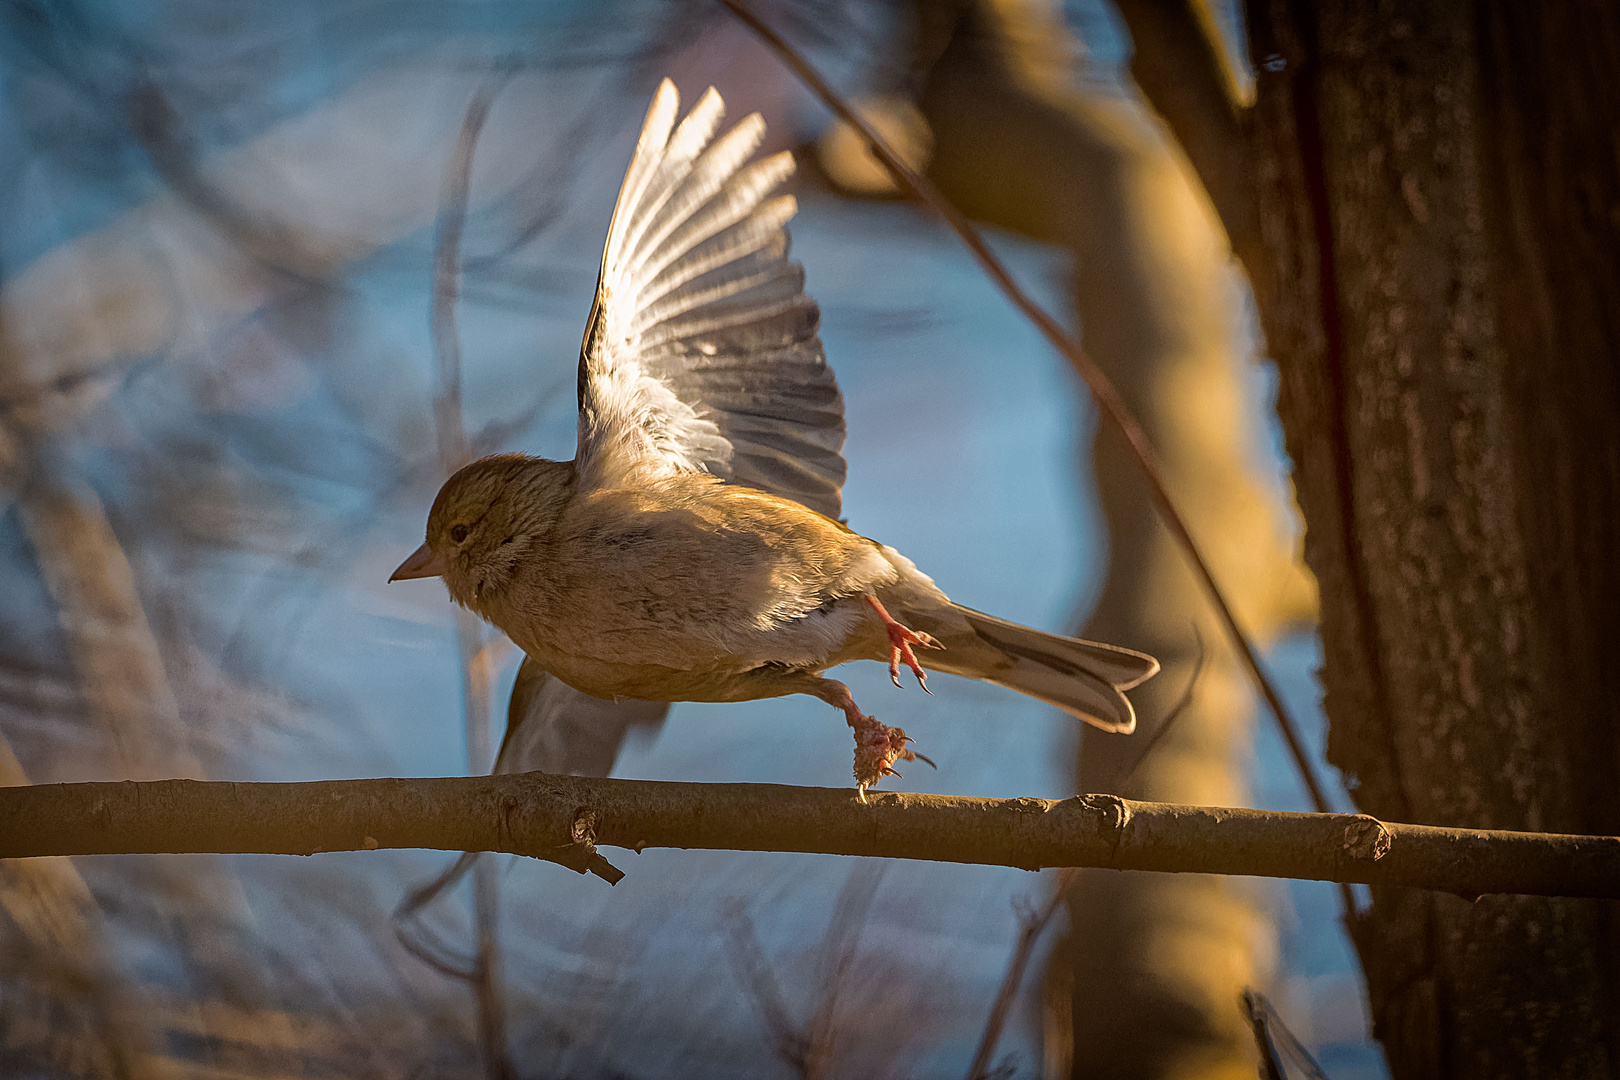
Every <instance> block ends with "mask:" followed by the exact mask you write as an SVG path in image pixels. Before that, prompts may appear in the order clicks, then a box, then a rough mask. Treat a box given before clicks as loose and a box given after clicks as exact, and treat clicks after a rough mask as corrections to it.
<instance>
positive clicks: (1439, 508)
mask: <svg viewBox="0 0 1620 1080" xmlns="http://www.w3.org/2000/svg"><path fill="white" fill-rule="evenodd" d="M1249 21H1250V28H1251V34H1252V35H1253V53H1254V57H1255V60H1256V66H1257V68H1258V88H1257V103H1256V110H1255V114H1254V116H1253V120H1254V127H1253V140H1252V143H1251V150H1252V152H1253V156H1252V166H1253V170H1254V176H1255V180H1256V184H1257V191H1258V198H1259V206H1260V218H1259V227H1260V241H1261V243H1260V248H1261V250H1262V251H1263V253H1264V254H1263V255H1262V256H1261V257H1258V258H1255V259H1253V260H1252V261H1251V264H1250V266H1249V270H1250V272H1251V275H1252V277H1253V280H1254V285H1255V290H1256V293H1257V296H1258V298H1259V301H1260V309H1261V314H1262V321H1263V324H1264V328H1265V332H1266V335H1267V338H1268V340H1269V343H1270V347H1271V351H1272V353H1273V355H1274V356H1276V358H1277V360H1278V364H1279V367H1280V369H1281V373H1282V384H1281V391H1280V396H1279V403H1278V405H1279V409H1280V411H1281V413H1282V418H1283V423H1284V426H1285V429H1286V432H1287V438H1288V450H1289V453H1290V454H1291V455H1292V456H1293V459H1294V462H1295V466H1296V485H1297V489H1298V493H1299V499H1300V504H1301V506H1302V508H1303V510H1304V512H1305V517H1306V521H1307V525H1308V531H1307V536H1306V557H1307V560H1308V562H1309V563H1310V565H1311V568H1312V569H1313V570H1314V571H1315V572H1316V576H1317V579H1318V582H1319V583H1320V588H1321V591H1322V638H1323V648H1324V664H1323V670H1322V682H1323V687H1324V690H1325V694H1326V708H1327V712H1328V715H1329V718H1330V722H1331V728H1330V738H1329V748H1328V753H1329V757H1330V759H1331V760H1332V761H1333V763H1334V764H1335V765H1337V766H1338V767H1339V768H1340V769H1342V770H1343V771H1344V773H1345V775H1346V777H1347V778H1348V779H1349V780H1350V782H1351V784H1352V787H1353V789H1354V793H1355V799H1356V802H1357V804H1358V805H1359V806H1360V808H1361V809H1363V810H1365V811H1367V812H1369V813H1372V814H1374V815H1380V816H1383V815H1387V816H1389V817H1391V818H1395V819H1399V820H1403V821H1422V822H1428V823H1432V824H1441V825H1453V826H1472V827H1485V828H1514V829H1543V830H1554V831H1561V830H1579V831H1592V832H1607V833H1614V832H1616V831H1620V804H1617V801H1616V799H1615V798H1614V794H1613V792H1614V788H1615V785H1616V783H1617V781H1620V756H1617V742H1616V731H1617V728H1620V708H1617V705H1616V702H1615V698H1614V695H1613V693H1612V690H1611V689H1610V688H1609V687H1608V686H1607V685H1606V682H1607V680H1606V679H1605V675H1606V674H1607V671H1608V669H1609V668H1610V667H1611V665H1610V664H1609V663H1608V658H1609V657H1611V656H1612V655H1613V654H1614V652H1615V649H1616V647H1617V646H1620V632H1617V627H1620V624H1617V619H1620V614H1617V613H1620V569H1617V565H1616V540H1617V535H1616V534H1617V525H1616V523H1617V521H1620V377H1617V362H1616V357H1617V356H1620V172H1617V170H1620V162H1617V158H1616V153H1615V151H1616V134H1615V133H1616V132H1620V81H1617V79H1616V76H1615V72H1616V71H1617V70H1620V15H1617V13H1616V10H1615V9H1614V7H1613V6H1612V5H1610V4H1604V3H1595V2H1594V3H1574V2H1571V3H1564V4H1535V5H1531V4H1515V5H1507V4H1503V5H1489V4H1475V3H1467V2H1464V0H1437V2H1434V3H1427V4H1421V5H1394V4H1392V3H1381V4H1374V3H1365V2H1363V3H1354V2H1349V0H1337V2H1327V3H1321V4H1315V5H1305V4H1290V3H1288V2H1286V0H1255V2H1253V3H1251V4H1250V18H1249ZM1617 926H1620V922H1617V920H1616V909H1615V907H1614V905H1612V904H1601V903H1598V902H1591V901H1570V900H1540V899H1531V898H1527V897H1502V896H1496V897H1486V898H1484V899H1482V900H1480V901H1478V902H1476V903H1473V904H1470V903H1468V902H1467V901H1464V900H1459V899H1456V898H1452V897H1447V896H1441V895H1436V894H1416V893H1410V892H1405V891H1402V890H1394V889H1375V890H1374V891H1373V903H1372V906H1371V908H1370V909H1369V910H1367V911H1365V912H1364V913H1362V914H1361V915H1359V916H1358V917H1356V918H1355V919H1354V920H1353V924H1352V926H1351V931H1352V934H1353V936H1354V938H1355V942H1356V947H1357V949H1358V951H1359V952H1360V955H1361V960H1362V964H1363V967H1364V969H1365V971H1366V975H1367V981H1368V989H1369V993H1370V995H1371V999H1372V1006H1373V1015H1374V1022H1375V1030H1376V1034H1377V1035H1378V1037H1379V1038H1380V1039H1381V1040H1382V1042H1383V1043H1384V1047H1385V1050H1386V1053H1387V1055H1388V1057H1389V1061H1390V1066H1391V1070H1392V1072H1393V1074H1394V1076H1396V1077H1397V1078H1402V1077H1451V1076H1470V1077H1472V1076H1502V1077H1510V1076H1511V1077H1542V1076H1561V1077H1562V1076H1568V1077H1577V1076H1578V1077H1603V1076H1614V1075H1616V1068H1617V1064H1620V1053H1617V1046H1620V1043H1617V1036H1620V996H1617V993H1616V990H1617V986H1616V982H1617V977H1620V963H1617V961H1620V948H1617V935H1616V928H1617Z"/></svg>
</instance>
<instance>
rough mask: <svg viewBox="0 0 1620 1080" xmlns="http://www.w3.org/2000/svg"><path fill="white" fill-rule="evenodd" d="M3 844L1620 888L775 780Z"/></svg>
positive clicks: (48, 793) (413, 788) (168, 815)
mask: <svg viewBox="0 0 1620 1080" xmlns="http://www.w3.org/2000/svg"><path fill="white" fill-rule="evenodd" d="M0 821H3V822H5V829H4V830H3V831H0V858H22V857H31V856H39V855H102V854H142V853H156V852H219V853H240V852H263V853H270V854H286V855H313V854H315V853H317V852H323V851H362V850H367V851H369V850H376V849H378V848H437V849H441V850H445V851H505V852H511V853H513V854H517V855H531V856H535V857H539V858H545V859H550V860H552V861H556V862H561V863H563V864H564V865H566V866H569V867H570V868H572V869H574V870H577V871H578V872H580V873H585V872H587V871H589V872H593V873H597V874H598V875H599V876H602V877H604V878H606V879H608V880H617V877H616V875H617V876H622V875H618V872H617V871H616V870H614V869H613V867H612V866H611V865H608V864H607V862H606V860H605V859H603V858H602V856H601V855H600V854H598V853H597V851H596V845H597V844H598V843H601V844H610V845H612V846H614V847H624V848H629V849H631V850H632V851H638V852H639V851H641V850H642V849H643V848H648V847H674V848H701V849H708V850H726V851H798V852H820V853H825V854H830V855H869V856H877V857H881V858H891V859H926V860H932V861H937V862H960V863H978V864H985V865H992V866H1017V867H1022V868H1023V869H1026V870H1038V869H1040V868H1042V867H1046V866H1084V867H1100V868H1105V869H1115V870H1155V871H1164V872H1170V873H1199V874H1241V875H1246V876H1251V877H1285V878H1304V879H1310V880H1318V881H1345V882H1362V883H1365V884H1368V885H1390V886H1403V887H1408V888H1420V889H1437V890H1441V891H1445V892H1450V893H1455V894H1458V895H1461V896H1466V897H1478V896H1482V895H1485V894H1487V893H1525V894H1531V895H1540V896H1593V897H1609V898H1617V899H1620V837H1612V836H1573V835H1565V834H1558V833H1527V832H1508V831H1505V830H1481V829H1450V828H1443V827H1440V826H1435V825H1400V824H1390V823H1385V822H1381V821H1379V820H1377V819H1376V818H1372V817H1368V816H1367V815H1365V814H1295V813H1286V812H1282V811H1273V810H1245V809H1235V808H1228V807H1215V806H1178V805H1175V804H1171V803H1150V802H1137V801H1135V800H1130V799H1121V798H1118V797H1117V796H1114V795H1081V796H1078V797H1076V798H1072V799H1064V800H1062V801H1055V800H1050V799H976V798H968V797H965V796H955V795H918V794H910V793H900V792H882V793H870V794H869V797H868V801H867V802H866V803H861V802H859V801H857V800H856V798H855V792H854V790H853V789H849V788H842V789H835V788H801V787H785V786H781V785H777V784H677V783H659V782H655V781H649V780H615V779H598V778H595V777H583V776H553V775H551V774H548V773H539V772H531V773H522V774H520V775H516V776H458V777H444V778H438V779H409V780H400V779H383V780H327V781H320V782H316V783H296V784H244V783H226V782H219V781H215V782H209V781H199V780H155V781H150V782H146V783H138V782H135V781H124V782H123V783H117V784H106V783H100V784H51V785H42V786H38V787H14V788H0Z"/></svg>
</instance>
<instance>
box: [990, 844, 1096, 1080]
mask: <svg viewBox="0 0 1620 1080" xmlns="http://www.w3.org/2000/svg"><path fill="white" fill-rule="evenodd" d="M1079 876H1080V871H1078V870H1075V869H1068V870H1065V871H1063V872H1062V873H1061V874H1059V875H1058V879H1057V888H1056V889H1054V890H1053V892H1052V895H1051V897H1050V898H1049V899H1048V900H1047V901H1046V905H1045V906H1044V907H1042V908H1041V909H1040V910H1039V911H1021V912H1019V918H1018V924H1019V925H1018V940H1017V942H1015V943H1014V945H1013V951H1012V956H1010V957H1009V958H1008V960H1007V974H1006V975H1004V976H1002V979H1001V989H1000V991H998V992H997V994H996V1001H995V1004H994V1005H992V1006H991V1007H990V1016H989V1018H988V1019H987V1020H985V1023H984V1034H983V1035H982V1036H980V1038H979V1048H978V1050H976V1051H975V1052H974V1054H973V1063H972V1064H971V1065H969V1066H968V1071H967V1080H985V1075H986V1073H985V1070H986V1069H988V1068H989V1067H990V1055H992V1054H994V1053H995V1052H996V1044H997V1043H999V1042H1000V1041H1001V1029H1002V1028H1004V1027H1006V1026H1007V1016H1008V1014H1009V1013H1011V1012H1012V1005H1013V1000H1014V999H1015V998H1017V996H1018V988H1019V987H1020V986H1021V985H1023V982H1024V969H1025V968H1026V967H1028V966H1029V959H1030V957H1031V956H1033V955H1034V954H1035V946H1036V944H1037V943H1038V942H1039V941H1040V940H1041V934H1042V933H1043V932H1044V931H1045V930H1046V926H1047V924H1048V923H1050V922H1051V921H1052V916H1053V915H1056V914H1057V909H1058V906H1059V905H1060V904H1062V903H1063V898H1064V897H1065V896H1067V895H1068V892H1069V888H1070V886H1072V885H1073V884H1074V882H1075V879H1076V878H1078V877H1079Z"/></svg>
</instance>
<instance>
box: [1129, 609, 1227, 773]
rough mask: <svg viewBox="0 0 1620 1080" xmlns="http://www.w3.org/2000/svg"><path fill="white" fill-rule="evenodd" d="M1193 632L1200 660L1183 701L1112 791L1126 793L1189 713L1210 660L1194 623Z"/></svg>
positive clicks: (1194, 664) (1162, 722)
mask: <svg viewBox="0 0 1620 1080" xmlns="http://www.w3.org/2000/svg"><path fill="white" fill-rule="evenodd" d="M1192 632H1193V640H1194V641H1195V642H1196V643H1197V645H1198V659H1196V660H1195V661H1193V669H1192V674H1191V675H1189V676H1187V688H1186V689H1185V690H1183V691H1182V692H1181V699H1180V700H1179V701H1177V702H1176V704H1175V705H1174V707H1172V708H1171V710H1170V711H1169V712H1168V713H1166V714H1165V717H1164V719H1163V720H1160V721H1159V725H1158V727H1156V728H1154V729H1153V735H1152V737H1151V738H1149V739H1148V743H1147V745H1146V746H1144V747H1142V752H1141V753H1140V754H1137V755H1136V761H1134V762H1133V763H1132V764H1131V767H1130V768H1129V769H1127V770H1125V775H1123V776H1121V777H1120V778H1119V779H1118V780H1115V781H1112V782H1111V783H1110V784H1109V785H1108V787H1109V788H1110V789H1111V790H1113V791H1124V790H1125V789H1126V787H1127V786H1128V785H1129V784H1130V782H1131V780H1132V779H1133V778H1134V777H1135V776H1136V773H1137V770H1139V769H1140V768H1141V767H1142V763H1143V762H1144V761H1146V760H1147V759H1148V755H1149V754H1151V753H1153V750H1154V748H1155V747H1157V746H1158V745H1159V744H1160V743H1161V742H1163V741H1164V737H1165V736H1166V735H1168V734H1170V728H1171V725H1173V724H1174V723H1175V722H1176V721H1177V720H1179V719H1180V718H1181V714H1182V713H1184V712H1186V711H1187V706H1189V705H1191V704H1192V700H1193V694H1194V692H1195V691H1197V689H1198V677H1199V676H1200V675H1202V674H1203V673H1204V661H1205V660H1206V659H1207V658H1208V654H1207V653H1206V651H1205V649H1204V635H1203V634H1202V633H1200V632H1199V630H1198V624H1197V623H1193V628H1192Z"/></svg>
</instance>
